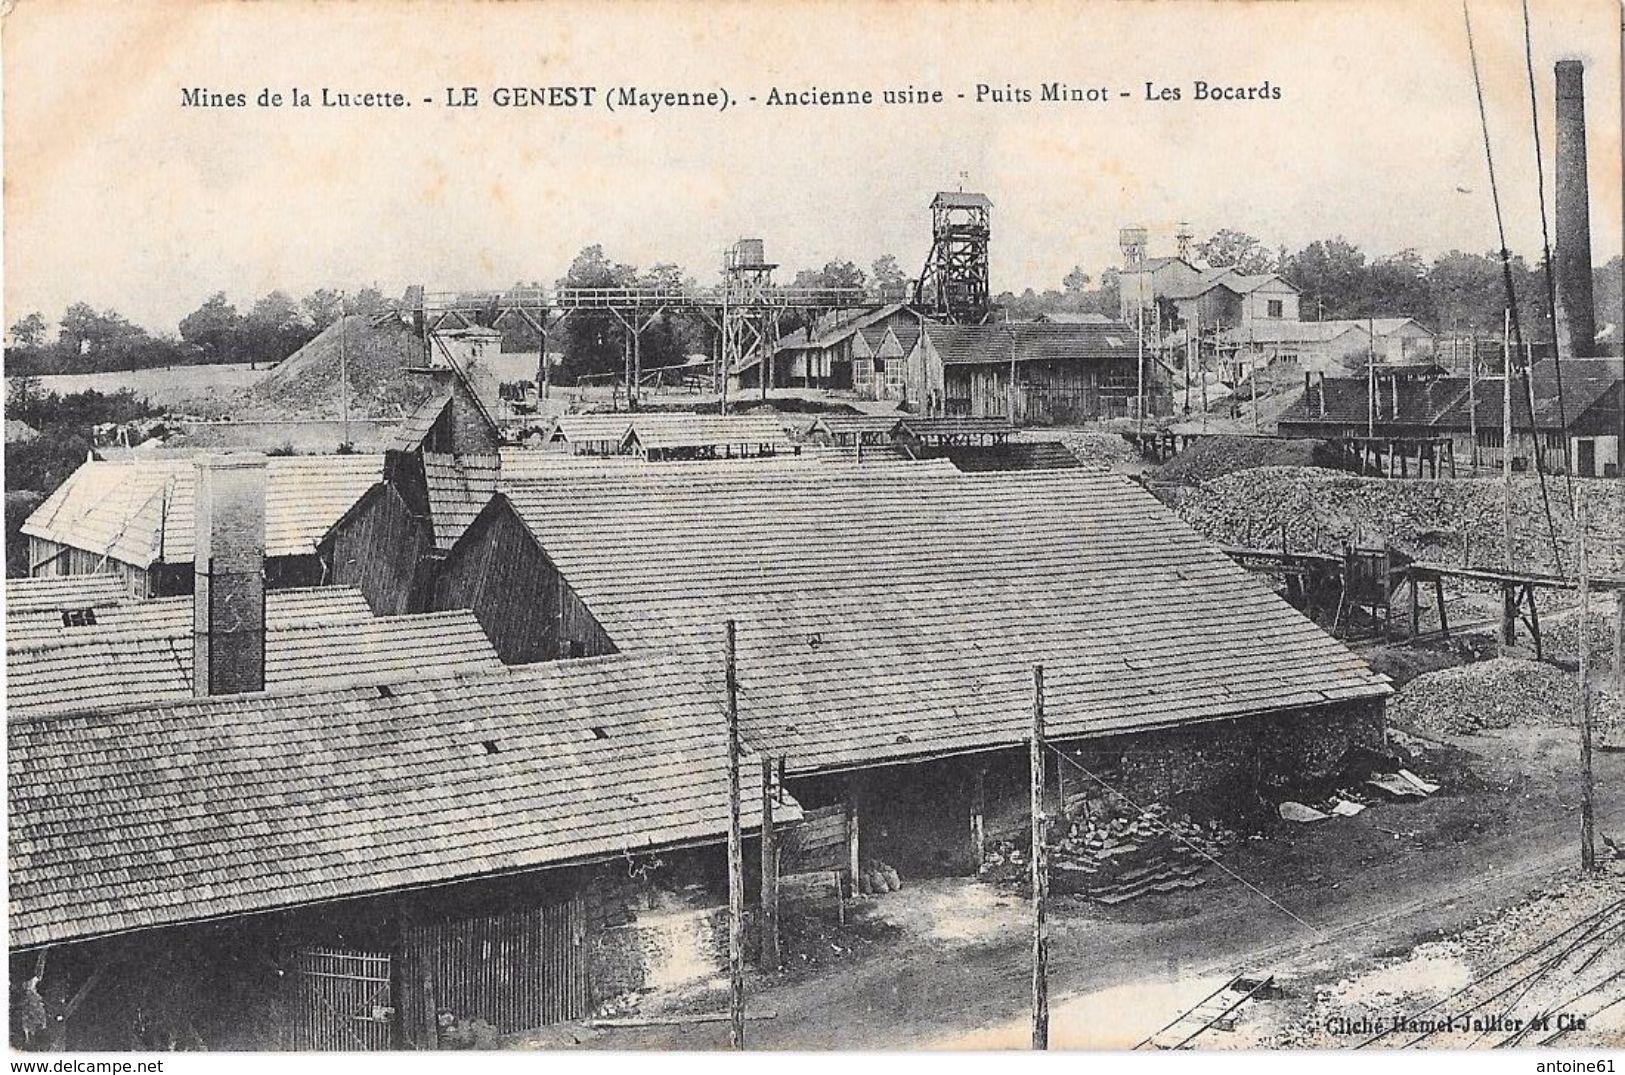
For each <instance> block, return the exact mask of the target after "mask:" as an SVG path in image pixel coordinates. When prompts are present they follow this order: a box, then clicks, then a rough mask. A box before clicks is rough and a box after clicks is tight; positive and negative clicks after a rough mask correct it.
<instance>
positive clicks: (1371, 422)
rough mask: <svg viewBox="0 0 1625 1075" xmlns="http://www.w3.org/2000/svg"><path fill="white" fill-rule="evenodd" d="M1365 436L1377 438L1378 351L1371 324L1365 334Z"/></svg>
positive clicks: (1368, 438) (1369, 438)
mask: <svg viewBox="0 0 1625 1075" xmlns="http://www.w3.org/2000/svg"><path fill="white" fill-rule="evenodd" d="M1365 435H1366V439H1367V440H1375V439H1376V436H1377V349H1376V341H1375V340H1373V339H1372V337H1371V329H1370V327H1369V324H1368V326H1367V328H1366V334H1365Z"/></svg>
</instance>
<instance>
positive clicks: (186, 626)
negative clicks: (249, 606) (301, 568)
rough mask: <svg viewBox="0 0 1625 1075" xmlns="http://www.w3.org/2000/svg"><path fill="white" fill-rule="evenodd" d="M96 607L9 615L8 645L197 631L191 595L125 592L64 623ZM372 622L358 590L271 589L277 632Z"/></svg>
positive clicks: (271, 621)
mask: <svg viewBox="0 0 1625 1075" xmlns="http://www.w3.org/2000/svg"><path fill="white" fill-rule="evenodd" d="M88 577H93V578H106V577H107V576H88ZM91 607H92V606H90V605H63V606H57V607H53V608H50V609H44V608H40V609H32V610H29V611H26V612H21V613H9V612H8V614H7V616H6V646H7V648H10V647H12V646H28V645H35V644H38V643H42V642H50V641H52V640H65V639H71V638H74V637H76V636H81V635H85V634H90V633H94V632H96V631H132V632H137V633H140V634H145V635H148V636H153V637H156V636H161V635H165V636H167V635H176V636H179V635H182V634H187V633H189V632H190V631H191V630H192V598H191V597H159V598H153V599H151V600H137V599H133V598H130V597H127V596H125V595H123V594H122V592H121V594H120V599H119V600H118V601H114V602H106V603H104V604H103V605H101V606H99V607H96V608H94V616H95V621H96V622H95V623H87V624H82V625H78V626H72V627H70V626H67V625H65V624H64V623H63V619H62V613H63V611H66V610H70V609H84V608H91ZM372 618H373V616H372V609H370V608H368V607H367V599H366V597H364V596H363V595H362V593H361V591H360V590H359V589H357V588H356V587H354V586H301V587H297V588H293V589H286V590H271V591H268V592H267V593H266V595H265V625H266V627H268V628H272V629H275V628H280V627H292V626H297V625H299V624H301V623H313V622H320V623H356V622H359V621H362V620H370V619H372Z"/></svg>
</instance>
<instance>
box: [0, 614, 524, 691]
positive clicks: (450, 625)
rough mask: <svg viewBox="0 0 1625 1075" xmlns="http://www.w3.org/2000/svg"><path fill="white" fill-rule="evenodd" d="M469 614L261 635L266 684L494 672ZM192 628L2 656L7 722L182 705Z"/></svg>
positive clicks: (96, 636)
mask: <svg viewBox="0 0 1625 1075" xmlns="http://www.w3.org/2000/svg"><path fill="white" fill-rule="evenodd" d="M500 663H501V662H500V661H499V660H498V659H497V655H496V651H495V650H494V649H492V648H491V642H490V640H489V639H488V638H487V637H486V635H485V630H484V629H483V628H482V627H481V626H480V624H479V621H478V620H476V619H475V618H474V614H473V613H472V612H470V611H468V610H467V609H457V610H454V611H451V612H430V613H422V614H419V615H412V616H385V617H379V618H367V619H346V620H344V621H342V622H336V623H327V622H309V621H300V622H291V621H290V622H287V623H285V624H284V625H283V626H281V627H277V628H274V629H268V630H267V631H266V638H265V683H266V687H267V688H268V689H272V690H278V689H282V690H291V689H296V688H309V687H315V686H331V685H333V684H342V683H358V682H374V681H388V680H392V679H401V678H407V677H411V676H414V675H432V674H440V675H451V674H453V673H466V672H476V671H483V670H489V669H491V668H495V667H498V666H499V665H500ZM191 693H192V622H191V618H190V617H187V618H186V619H185V620H184V622H182V623H180V624H178V625H177V624H176V623H175V622H173V620H171V621H170V622H168V623H165V622H162V621H161V620H159V619H154V620H151V621H147V622H142V623H135V624H127V625H121V626H117V627H110V628H103V627H93V628H81V629H77V630H74V631H70V632H64V634H63V635H62V636H61V637H56V638H43V637H42V638H37V639H35V640H33V641H30V642H27V643H18V644H15V645H12V644H9V643H8V645H7V647H6V709H7V713H8V716H9V717H13V718H15V717H23V716H39V715H48V714H60V713H74V712H81V711H84V710H89V709H102V708H111V707H118V706H128V705H133V704H137V703H147V702H157V701H164V700H171V699H177V698H186V697H189V696H190V695H191Z"/></svg>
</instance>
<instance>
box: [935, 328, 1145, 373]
mask: <svg viewBox="0 0 1625 1075" xmlns="http://www.w3.org/2000/svg"><path fill="white" fill-rule="evenodd" d="M925 334H926V336H928V337H929V338H930V340H931V345H932V346H933V347H935V348H936V350H937V353H938V354H940V355H941V356H942V361H943V363H944V364H945V365H950V366H951V365H962V364H974V363H987V362H1005V363H1008V362H1009V361H1010V359H1011V357H1012V353H1013V355H1014V358H1015V360H1016V361H1017V362H1078V361H1093V360H1100V359H1114V358H1134V357H1135V356H1136V354H1137V353H1138V352H1137V342H1136V337H1135V333H1134V330H1133V329H1132V328H1130V327H1129V326H1128V325H1123V324H1118V323H1115V322H1108V323H1106V324H1103V325H1102V324H1093V323H1091V324H1082V325H1067V324H1050V323H1047V322H1038V321H1027V322H1016V323H1011V324H1004V325H937V324H931V323H927V324H926V325H925Z"/></svg>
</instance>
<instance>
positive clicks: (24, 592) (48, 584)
mask: <svg viewBox="0 0 1625 1075" xmlns="http://www.w3.org/2000/svg"><path fill="white" fill-rule="evenodd" d="M127 596H128V587H126V586H125V583H124V579H123V577H122V576H119V575H113V574H108V573H105V572H103V573H100V574H95V575H46V576H42V577H40V578H33V579H7V580H6V616H7V617H9V618H10V619H15V617H17V616H21V615H27V614H30V613H60V612H63V611H65V610H67V609H80V608H100V607H102V606H103V605H116V604H118V603H119V602H121V601H123V600H125V599H126V598H127ZM10 619H8V629H9V623H10Z"/></svg>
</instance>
